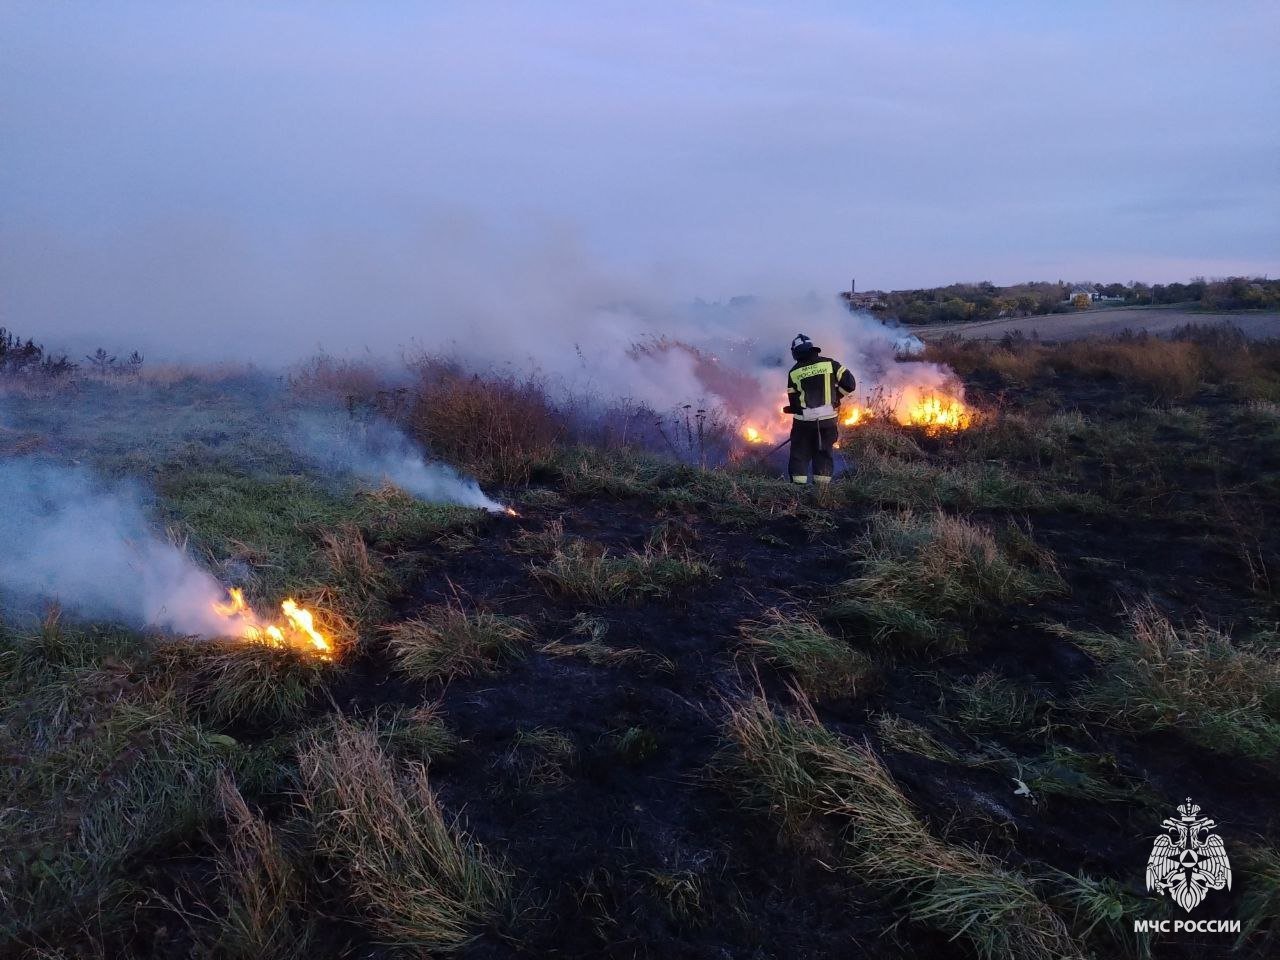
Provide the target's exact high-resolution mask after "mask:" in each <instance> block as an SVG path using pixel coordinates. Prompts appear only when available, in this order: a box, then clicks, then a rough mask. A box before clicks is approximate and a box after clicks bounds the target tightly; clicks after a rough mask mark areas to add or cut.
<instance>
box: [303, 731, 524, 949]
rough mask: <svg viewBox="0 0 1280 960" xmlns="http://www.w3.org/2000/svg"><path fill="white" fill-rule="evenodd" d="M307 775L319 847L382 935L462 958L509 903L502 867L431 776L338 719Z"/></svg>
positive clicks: (308, 805) (307, 752)
mask: <svg viewBox="0 0 1280 960" xmlns="http://www.w3.org/2000/svg"><path fill="white" fill-rule="evenodd" d="M299 769H300V772H301V776H302V782H303V791H302V801H303V804H304V807H305V809H306V810H307V813H308V814H309V816H310V819H311V821H312V824H313V826H314V829H315V835H316V843H317V848H318V850H319V852H320V853H321V854H322V855H323V856H325V857H327V858H329V859H330V860H332V861H333V863H334V864H335V866H337V867H338V868H339V869H340V871H341V875H342V877H343V878H344V879H345V881H346V884H347V888H348V893H349V896H350V898H351V900H352V901H353V903H354V905H355V906H356V907H357V908H358V910H359V911H360V913H361V914H362V916H364V917H365V918H367V920H368V922H370V923H371V925H372V926H373V928H374V930H375V931H376V933H377V935H378V936H379V937H382V938H385V940H386V941H387V942H389V943H392V944H396V945H403V946H414V947H419V948H422V949H425V950H428V951H432V952H439V953H445V952H451V951H455V950H458V949H461V948H462V947H463V946H465V945H466V944H467V943H468V942H469V941H470V940H471V939H472V938H473V937H474V936H475V934H476V932H477V931H478V929H479V928H481V927H482V926H484V925H486V924H488V923H490V922H492V921H493V920H495V919H496V917H497V916H498V914H499V913H500V912H501V911H502V909H503V908H504V906H505V905H506V904H507V902H508V900H509V897H510V891H509V887H510V878H509V876H508V874H507V873H506V872H505V870H504V868H503V867H502V866H501V864H500V863H499V862H498V861H497V860H495V859H494V858H493V857H492V856H491V855H490V854H489V853H488V852H486V851H485V850H484V849H483V848H482V847H481V846H480V844H478V843H477V842H476V841H474V840H473V839H471V838H470V837H468V836H467V835H466V834H465V833H464V832H463V830H462V829H461V828H460V826H459V825H458V823H457V822H456V821H451V820H449V819H447V818H446V816H445V812H444V810H443V808H442V807H441V805H440V801H439V799H438V798H437V797H436V794H435V791H434V790H433V789H432V788H431V785H430V782H429V781H428V779H427V771H426V768H425V767H424V766H422V765H421V764H413V763H409V764H404V765H402V766H399V767H398V766H397V765H395V764H393V762H392V761H391V760H390V759H389V758H388V757H387V756H386V755H385V754H384V753H383V752H382V750H381V749H380V748H379V746H378V742H377V737H376V735H375V734H374V733H373V732H372V731H369V730H363V729H361V728H359V727H357V726H355V725H353V724H351V723H350V722H349V721H344V720H337V721H335V723H334V725H333V728H332V730H331V731H330V733H329V735H328V736H326V737H318V738H316V739H315V740H314V741H313V742H312V743H311V744H310V745H309V746H307V747H306V748H305V749H304V750H303V751H302V753H301V755H300V756H299Z"/></svg>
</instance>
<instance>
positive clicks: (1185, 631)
mask: <svg viewBox="0 0 1280 960" xmlns="http://www.w3.org/2000/svg"><path fill="white" fill-rule="evenodd" d="M1128 613H1129V628H1128V630H1126V631H1125V632H1124V633H1123V634H1121V635H1119V636H1113V635H1111V634H1104V633H1093V634H1088V633H1072V632H1070V631H1064V633H1065V634H1066V635H1067V636H1068V637H1069V638H1070V639H1072V640H1073V641H1074V642H1075V643H1076V644H1078V645H1079V646H1080V647H1082V648H1083V649H1085V650H1086V651H1088V652H1089V653H1091V654H1093V655H1094V656H1096V657H1098V658H1099V659H1100V660H1102V661H1103V662H1105V663H1106V664H1107V670H1106V672H1105V674H1104V675H1103V676H1102V677H1101V679H1100V680H1099V681H1098V682H1097V683H1095V684H1094V685H1093V686H1091V687H1090V688H1088V689H1086V690H1085V691H1084V692H1083V693H1082V694H1081V695H1080V702H1081V704H1082V705H1083V706H1085V707H1086V708H1087V709H1089V710H1091V711H1093V712H1095V713H1099V714H1102V715H1104V716H1106V717H1107V719H1108V721H1109V722H1111V723H1115V724H1116V725H1118V726H1120V727H1123V728H1124V729H1128V730H1150V729H1164V728H1172V729H1176V730H1179V731H1181V732H1183V733H1184V734H1186V735H1187V736H1188V737H1190V738H1191V739H1193V740H1196V741H1197V742H1199V743H1200V744H1201V745H1203V746H1205V747H1207V748H1208V749H1210V750H1216V751H1220V752H1226V753H1232V754H1238V755H1241V756H1247V757H1252V758H1254V759H1257V760H1259V761H1262V762H1269V763H1274V762H1275V759H1276V756H1277V755H1278V751H1280V646H1278V645H1277V643H1276V641H1275V637H1274V635H1273V636H1272V637H1270V638H1264V639H1263V640H1260V641H1257V642H1254V643H1252V644H1245V643H1239V642H1233V641H1232V639H1231V637H1229V636H1228V635H1227V634H1224V633H1222V632H1221V631H1219V630H1216V629H1214V628H1213V627H1211V626H1209V625H1208V624H1207V623H1204V622H1203V621H1201V622H1199V623H1195V624H1192V625H1190V626H1184V627H1177V626H1175V625H1174V624H1173V623H1172V622H1171V621H1170V620H1169V619H1168V618H1167V617H1166V616H1164V615H1163V614H1162V613H1160V611H1159V610H1157V609H1156V607H1155V606H1154V605H1153V604H1151V603H1149V602H1148V603H1145V604H1140V605H1138V606H1135V607H1132V608H1130V610H1129V611H1128Z"/></svg>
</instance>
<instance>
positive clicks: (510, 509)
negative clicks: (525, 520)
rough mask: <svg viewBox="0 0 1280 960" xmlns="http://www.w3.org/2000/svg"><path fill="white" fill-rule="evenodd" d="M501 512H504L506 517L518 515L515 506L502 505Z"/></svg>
mask: <svg viewBox="0 0 1280 960" xmlns="http://www.w3.org/2000/svg"><path fill="white" fill-rule="evenodd" d="M502 512H503V513H505V514H506V515H507V516H508V517H518V516H520V514H518V513H517V512H516V508H515V507H503V508H502Z"/></svg>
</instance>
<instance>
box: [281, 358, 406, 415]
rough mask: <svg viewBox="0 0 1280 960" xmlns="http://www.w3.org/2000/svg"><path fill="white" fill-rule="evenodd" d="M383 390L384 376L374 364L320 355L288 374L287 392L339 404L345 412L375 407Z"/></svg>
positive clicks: (305, 398)
mask: <svg viewBox="0 0 1280 960" xmlns="http://www.w3.org/2000/svg"><path fill="white" fill-rule="evenodd" d="M386 387H387V384H386V374H385V373H384V371H382V370H380V369H379V368H378V367H377V366H376V365H375V364H373V363H370V362H368V361H365V360H344V359H342V358H340V357H333V356H330V355H329V354H327V353H323V352H322V353H318V354H316V355H315V356H314V357H312V358H311V359H310V360H306V361H304V362H303V363H302V364H300V365H299V366H298V367H296V368H295V369H294V370H293V371H292V372H291V373H290V374H289V389H290V390H291V391H292V392H293V393H294V395H295V396H296V397H298V398H299V399H301V400H311V401H327V402H330V403H340V404H343V405H345V406H347V407H348V408H352V407H354V406H357V405H360V406H363V405H369V404H375V403H376V398H377V397H378V395H379V394H380V393H385V392H386Z"/></svg>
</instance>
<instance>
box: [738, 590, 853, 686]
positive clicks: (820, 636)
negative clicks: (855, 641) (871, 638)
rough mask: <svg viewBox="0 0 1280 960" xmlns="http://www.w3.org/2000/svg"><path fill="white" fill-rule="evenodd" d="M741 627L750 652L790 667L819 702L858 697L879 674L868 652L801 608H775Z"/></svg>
mask: <svg viewBox="0 0 1280 960" xmlns="http://www.w3.org/2000/svg"><path fill="white" fill-rule="evenodd" d="M738 629H739V632H740V633H741V634H742V638H743V641H744V643H745V644H746V647H747V649H748V650H750V651H752V652H753V653H755V654H756V656H758V657H759V658H760V659H762V660H764V661H765V662H766V663H769V664H772V665H773V666H775V667H779V668H781V669H784V670H788V671H790V672H791V673H792V675H793V676H794V677H795V681H796V683H797V684H798V685H799V687H800V689H801V690H803V691H804V692H805V693H806V694H807V695H808V696H810V697H811V698H813V699H815V700H823V699H828V698H834V697H856V696H858V694H859V693H862V692H864V691H865V690H866V689H867V687H868V686H869V685H870V684H871V683H872V682H873V679H874V677H875V674H876V670H875V666H874V665H873V664H872V663H871V661H870V660H869V659H868V658H867V657H866V656H865V655H864V654H862V653H859V652H858V651H857V650H854V649H853V648H852V647H850V646H849V645H848V644H847V643H845V642H844V641H843V640H840V639H837V638H836V637H833V636H831V634H829V633H827V631H826V630H824V629H823V627H822V624H821V623H819V622H818V620H817V618H815V617H813V616H811V615H809V614H806V613H802V612H801V611H798V610H780V609H778V608H777V607H774V608H772V609H769V610H766V611H765V613H764V616H763V618H762V619H760V620H748V621H745V622H743V623H742V624H741V625H740V626H739V628H738Z"/></svg>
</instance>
